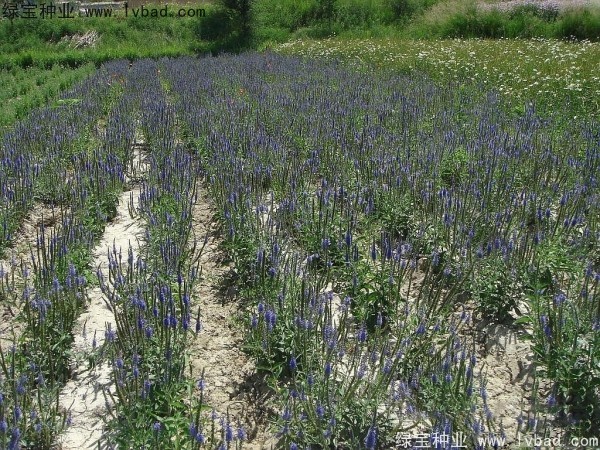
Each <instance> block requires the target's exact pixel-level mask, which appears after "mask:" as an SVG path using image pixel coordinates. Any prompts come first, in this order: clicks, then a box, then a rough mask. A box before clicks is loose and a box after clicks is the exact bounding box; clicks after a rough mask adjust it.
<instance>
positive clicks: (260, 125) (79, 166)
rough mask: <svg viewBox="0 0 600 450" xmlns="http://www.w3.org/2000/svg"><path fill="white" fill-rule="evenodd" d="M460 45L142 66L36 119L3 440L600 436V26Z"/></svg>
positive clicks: (27, 168) (16, 201) (437, 442)
mask: <svg viewBox="0 0 600 450" xmlns="http://www.w3.org/2000/svg"><path fill="white" fill-rule="evenodd" d="M438 44H439V45H438V47H439V48H438V49H437V51H436V52H434V51H428V50H427V48H426V47H427V46H426V45H423V48H422V49H419V51H416V48H417V47H418V46H419V45H421V43H419V42H416V41H414V42H411V43H400V42H396V43H394V42H392V41H390V42H387V43H381V42H377V41H370V42H368V41H353V42H345V43H338V42H336V41H324V42H316V41H315V42H312V41H307V42H295V43H291V44H287V45H283V46H281V47H278V48H277V50H278V51H279V52H280V53H289V54H287V55H282V54H280V53H271V52H266V53H246V54H242V55H239V56H220V57H207V58H192V57H184V58H171V59H167V58H163V59H160V60H148V59H144V60H138V61H135V62H133V63H130V62H129V61H112V62H109V63H106V64H104V65H102V66H101V67H100V68H99V69H98V70H97V71H95V72H94V73H93V74H92V75H91V76H90V77H88V78H86V79H85V80H84V81H82V82H81V83H79V84H77V85H75V86H74V87H73V88H71V89H70V90H68V91H66V92H64V93H63V94H62V95H61V96H60V99H58V100H54V101H52V102H51V103H50V104H48V105H47V106H44V107H42V108H39V109H36V110H34V111H33V112H32V113H31V114H30V115H29V116H28V117H26V118H24V119H23V120H22V121H20V122H17V123H16V124H15V125H14V127H11V128H10V129H8V130H7V131H6V132H5V133H4V134H3V136H2V142H1V144H0V156H1V158H0V227H1V228H0V249H1V252H2V253H1V256H2V258H3V259H2V261H0V274H1V276H0V279H1V280H2V281H1V282H2V285H1V286H0V314H1V317H2V322H1V323H0V346H1V358H0V449H2V450H4V449H18V448H31V449H53V448H62V449H65V450H67V449H69V450H75V449H80V448H98V446H99V447H100V448H119V449H123V448H132V449H141V448H148V449H167V448H174V449H175V448H177V449H198V448H219V449H221V448H223V449H235V448H244V449H246V448H248V449H260V448H285V449H298V448H314V449H319V448H323V449H324V448H334V449H369V450H371V449H376V448H377V449H387V448H410V447H411V446H412V447H413V448H424V447H425V448H427V447H435V448H457V446H464V448H494V447H495V446H496V447H506V448H529V447H533V446H534V445H541V444H548V445H549V446H555V445H557V444H558V443H560V444H561V445H562V444H568V443H571V444H574V443H578V444H581V446H582V447H592V446H597V445H598V444H597V443H596V444H594V442H596V441H595V439H597V438H598V435H599V432H598V430H599V427H600V333H599V331H598V330H599V329H600V325H599V324H600V292H599V286H598V285H599V281H600V273H599V272H600V245H599V244H600V243H599V239H600V230H599V227H598V226H599V221H600V208H599V206H600V201H599V200H600V198H599V194H600V191H599V185H598V174H599V173H600V128H599V127H598V122H597V118H598V117H597V111H598V98H599V97H600V79H598V75H597V73H598V72H596V71H594V70H593V67H595V66H594V64H596V65H597V62H595V61H597V59H593V60H592V61H591V62H590V59H589V58H586V57H585V56H586V55H587V56H589V55H590V54H593V55H595V54H597V52H598V47H597V44H591V43H587V42H584V43H579V44H575V43H564V42H555V41H523V42H519V41H515V42H514V43H510V44H509V43H506V42H504V41H494V42H486V41H468V42H458V41H441V42H440V43H438ZM402 45H404V47H401V46H402ZM395 46H396V47H395ZM409 46H411V47H410V48H408V47H409ZM484 46H489V47H485V48H484ZM494 46H495V47H494ZM492 47H493V48H494V49H496V50H497V51H494V50H492V51H490V48H492ZM407 48H408V49H407ZM399 49H404V50H406V52H405V53H401V52H400V50H399ZM404 50H403V51H404ZM501 50H502V51H501ZM503 52H504V53H503ZM544 52H546V53H544ZM292 54H295V56H294V55H292ZM298 54H301V56H298ZM486 54H487V55H488V56H489V55H493V57H490V58H489V59H488V60H487V61H483V59H484V55H486ZM519 55H520V56H519ZM319 56H320V57H319ZM323 56H325V58H323ZM332 56H334V57H336V58H339V57H342V58H344V61H343V62H341V61H338V60H337V59H335V58H332ZM519 57H521V59H519ZM503 58H504V59H503ZM532 58H537V59H535V60H533V62H532ZM553 58H554V59H553ZM559 60H560V62H557V61H559ZM502 61H504V62H502ZM506 61H510V62H511V63H510V64H509V63H507V62H506ZM544 64H545V65H544ZM552 64H554V67H551V66H552ZM374 68H376V69H374ZM399 69H402V70H399ZM536 71H539V72H540V73H541V75H540V76H539V77H538V76H537V72H536ZM552 71H554V72H552ZM551 73H554V76H553V75H551ZM534 83H535V84H534ZM543 439H547V441H544V440H543Z"/></svg>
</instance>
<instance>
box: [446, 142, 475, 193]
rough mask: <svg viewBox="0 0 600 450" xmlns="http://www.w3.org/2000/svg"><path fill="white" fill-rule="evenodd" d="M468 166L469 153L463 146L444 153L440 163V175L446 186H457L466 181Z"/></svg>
mask: <svg viewBox="0 0 600 450" xmlns="http://www.w3.org/2000/svg"><path fill="white" fill-rule="evenodd" d="M468 168H469V155H468V154H467V151H466V150H465V148H464V147H459V148H456V149H454V150H453V151H450V152H448V153H446V154H444V156H443V158H442V161H441V163H440V177H441V180H442V184H443V185H444V186H446V187H457V186H459V185H460V184H461V182H464V181H466V177H467V174H468Z"/></svg>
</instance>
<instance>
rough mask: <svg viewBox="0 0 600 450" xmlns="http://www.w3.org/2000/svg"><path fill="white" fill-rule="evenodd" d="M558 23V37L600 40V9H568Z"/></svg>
mask: <svg viewBox="0 0 600 450" xmlns="http://www.w3.org/2000/svg"><path fill="white" fill-rule="evenodd" d="M556 25H557V26H556V30H555V37H557V38H576V39H589V40H593V41H597V40H600V9H595V10H592V9H577V10H570V11H566V12H565V13H564V14H562V15H561V17H560V20H559V21H558V23H557V24H556Z"/></svg>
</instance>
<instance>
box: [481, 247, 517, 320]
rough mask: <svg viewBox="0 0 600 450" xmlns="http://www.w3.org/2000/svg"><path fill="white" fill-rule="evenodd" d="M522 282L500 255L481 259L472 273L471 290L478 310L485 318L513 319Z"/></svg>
mask: <svg viewBox="0 0 600 450" xmlns="http://www.w3.org/2000/svg"><path fill="white" fill-rule="evenodd" d="M519 286H520V283H519V281H518V280H517V278H516V274H514V273H511V270H510V267H509V266H507V264H506V262H505V261H504V260H503V259H502V258H501V257H500V256H499V255H492V256H491V257H488V258H485V259H483V260H480V261H479V262H478V264H477V266H476V268H475V270H474V272H473V274H472V278H471V285H470V292H471V295H472V297H473V300H474V301H475V304H476V310H477V312H479V313H480V314H481V315H482V316H483V317H484V318H485V319H491V320H495V321H499V322H507V321H510V320H511V317H510V316H509V313H510V312H511V311H514V308H515V307H516V306H517V301H518V300H519V295H520V289H519Z"/></svg>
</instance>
